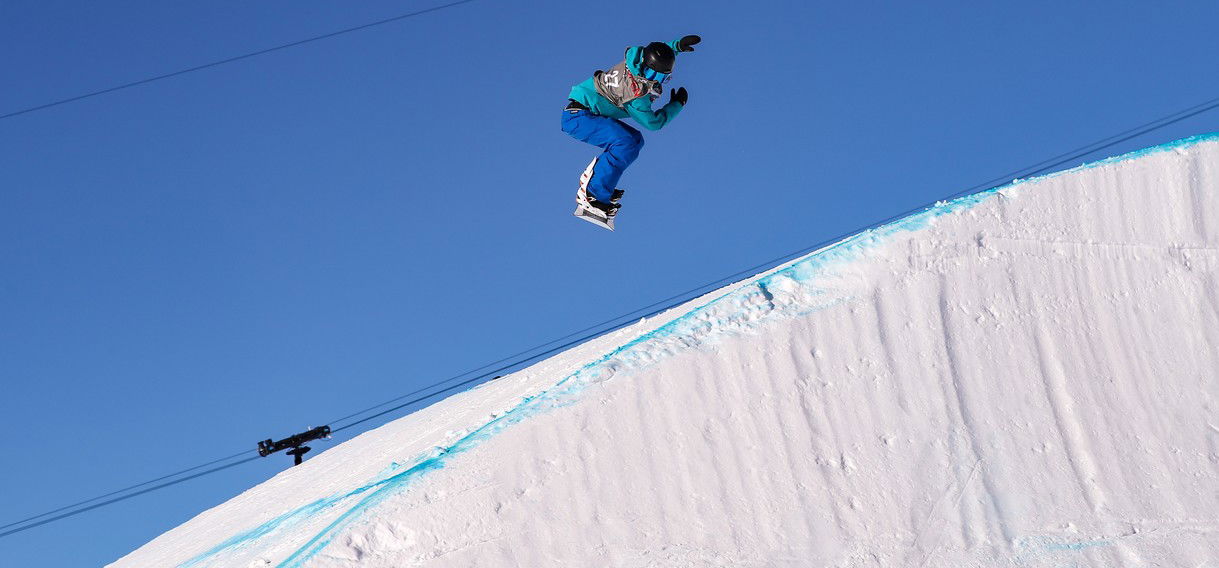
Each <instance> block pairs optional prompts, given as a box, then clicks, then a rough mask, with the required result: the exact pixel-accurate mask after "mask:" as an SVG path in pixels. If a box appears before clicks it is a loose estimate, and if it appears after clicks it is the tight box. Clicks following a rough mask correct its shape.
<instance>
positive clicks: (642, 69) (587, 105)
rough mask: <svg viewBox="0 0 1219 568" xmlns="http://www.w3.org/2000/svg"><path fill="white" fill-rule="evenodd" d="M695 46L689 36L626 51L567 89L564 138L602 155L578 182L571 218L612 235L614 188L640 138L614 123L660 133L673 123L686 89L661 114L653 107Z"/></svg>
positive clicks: (616, 202)
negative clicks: (598, 150)
mask: <svg viewBox="0 0 1219 568" xmlns="http://www.w3.org/2000/svg"><path fill="white" fill-rule="evenodd" d="M700 41H702V38H700V37H698V36H696V35H688V36H685V37H683V38H681V39H679V40H676V41H673V42H670V43H661V42H658V41H657V42H652V43H649V44H648V45H647V46H644V47H639V46H635V47H630V48H627V50H626V57H625V59H624V60H623V61H622V62H621V63H619V64H617V65H615V66H613V67H611V68H610V70H609V71H601V70H598V71H597V72H596V73H593V76H592V78H590V79H588V80H586V81H584V82H583V83H580V84H579V85H576V86H575V87H572V89H571V95H570V96H569V98H570V100H569V101H568V103H567V108H564V109H563V132H566V133H568V134H570V135H571V136H572V137H573V138H575V139H577V140H580V141H582V142H588V143H589V144H592V145H594V146H598V147H600V148H601V149H602V150H603V151H602V152H601V155H600V156H597V157H596V158H593V161H592V163H590V164H589V165H588V168H586V169H585V170H584V174H583V175H581V176H580V189H579V191H577V192H576V204H577V206H576V212H575V215H576V216H578V217H580V218H582V219H585V220H587V221H591V222H592V223H595V224H597V225H601V226H603V227H605V228H607V229H610V230H611V231H612V230H613V229H614V216H615V215H617V213H618V208H619V207H620V206H621V204H620V203H619V200H620V199H622V194H623V191H622V190H620V189H617V188H616V186H617V184H618V179H619V178H621V177H622V172H623V171H625V170H626V167H627V166H629V165H631V162H634V161H635V158H636V157H638V156H639V149H640V148H642V147H643V134H640V133H639V131H638V130H636V129H635V128H632V127H630V126H628V125H627V124H626V123H624V122H622V121H621V120H619V119H621V118H626V117H628V116H629V117H631V118H633V119H635V121H636V122H638V123H639V124H642V125H643V127H644V128H647V129H648V130H660V129H661V128H663V127H664V126H665V125H666V124H668V123H669V121H671V120H673V118H674V117H676V116H677V113H679V112H681V109H682V108H683V107H684V106H685V105H686V99H687V94H686V88H685V87H681V88H679V89H672V90H670V92H669V102H668V103H667V104H665V105H664V106H663V107H661V108H660V110H657V111H653V110H652V103H653V102H655V101H656V98H657V97H659V96H660V95H662V94H664V84H665V83H666V82H668V80H669V77H670V76H671V75H672V73H673V64H674V62H675V61H676V60H677V53H678V52H684V51H694V46H695V45H696V44H698V42H700Z"/></svg>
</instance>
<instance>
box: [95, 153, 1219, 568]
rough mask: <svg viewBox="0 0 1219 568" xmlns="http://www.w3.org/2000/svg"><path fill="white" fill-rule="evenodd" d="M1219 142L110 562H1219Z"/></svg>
mask: <svg viewBox="0 0 1219 568" xmlns="http://www.w3.org/2000/svg"><path fill="white" fill-rule="evenodd" d="M1216 164H1219V135H1211V136H1201V137H1195V138H1191V139H1187V140H1182V141H1178V142H1175V143H1172V144H1168V145H1164V146H1160V147H1156V148H1151V149H1148V150H1144V151H1142V152H1136V153H1134V154H1130V155H1127V156H1122V157H1119V158H1113V159H1110V160H1105V161H1103V162H1098V163H1096V164H1090V165H1088V166H1083V167H1080V168H1076V169H1074V170H1069V171H1067V172H1062V173H1059V174H1054V175H1050V176H1046V177H1042V178H1037V179H1032V180H1027V181H1020V182H1016V183H1013V184H1011V185H1009V186H1006V187H1004V188H1000V189H998V190H991V191H987V192H983V193H980V194H976V195H973V196H969V197H966V198H962V199H959V200H956V201H953V202H949V203H942V204H939V205H937V206H936V207H934V208H932V209H930V210H928V211H925V212H923V213H919V214H916V215H913V216H911V217H907V218H905V219H902V220H899V221H897V222H894V223H891V224H889V225H886V226H883V227H880V228H878V229H874V230H871V231H867V232H864V233H861V234H859V235H856V236H854V237H851V238H849V239H847V240H845V241H843V242H840V243H838V244H836V245H833V246H830V247H827V248H825V249H822V250H820V251H818V252H816V253H813V254H811V255H808V256H806V257H804V258H801V259H799V260H797V261H795V262H792V263H790V264H788V265H785V266H783V267H780V268H779V269H776V270H773V271H771V272H769V273H767V274H763V275H759V276H757V277H754V278H751V279H748V280H746V281H744V282H741V283H738V284H735V285H732V286H729V287H727V288H724V289H722V290H719V291H717V292H715V293H713V294H709V295H707V296H705V297H703V298H700V299H698V300H695V301H692V302H690V303H688V304H686V305H684V306H682V307H679V308H676V309H674V310H671V311H669V312H667V313H665V314H663V315H661V316H658V317H656V318H654V319H652V320H648V321H644V322H640V323H638V324H636V325H634V326H631V327H629V328H626V329H623V330H621V331H619V332H617V333H614V334H612V335H609V336H607V337H602V338H600V339H598V340H595V341H593V342H590V343H588V344H585V345H583V346H580V347H578V348H575V349H572V350H570V351H568V352H565V353H562V354H560V355H558V356H556V357H553V358H551V359H549V360H547V361H544V362H542V363H539V364H537V365H534V366H533V367H530V368H529V369H526V370H523V371H521V372H518V373H516V374H513V375H510V376H507V377H504V378H501V379H499V380H496V381H493V382H491V383H489V384H486V385H484V386H482V387H480V388H477V389H474V390H472V391H469V392H466V393H463V394H460V395H456V396H453V397H451V398H449V399H446V400H444V401H442V402H439V403H437V404H435V405H433V406H431V407H429V408H427V409H425V410H422V411H419V412H416V413H414V414H412V415H410V416H407V417H405V418H402V419H400V420H397V421H395V422H392V423H390V424H388V425H386V426H383V427H381V428H378V429H376V430H373V431H371V432H368V433H366V434H363V435H361V436H359V437H357V438H355V439H353V440H351V441H349V442H347V443H344V444H341V445H339V446H337V447H334V448H333V449H330V450H328V451H326V452H324V453H321V454H320V455H317V456H316V457H314V458H313V459H310V460H309V461H307V462H306V463H305V464H304V465H302V466H300V467H296V468H291V469H289V470H287V471H285V472H283V473H282V474H280V475H278V476H276V477H275V478H273V479H271V480H270V481H267V482H266V483H263V484H261V485H259V486H257V487H255V488H253V489H251V490H249V491H247V492H245V493H244V494H242V495H240V496H238V497H237V498H235V499H232V500H231V501H229V502H227V503H225V504H223V505H220V506H218V507H216V508H214V509H212V510H209V511H207V512H205V513H203V514H201V515H199V516H198V517H196V518H195V519H193V520H191V521H189V522H187V523H185V524H183V525H182V526H180V527H178V528H176V529H174V530H172V531H170V532H168V533H166V534H164V535H162V536H161V537H159V538H157V539H155V540H153V541H152V542H150V543H148V544H147V545H145V546H144V547H142V548H140V549H138V550H136V551H135V552H133V553H131V554H130V555H128V556H126V557H124V558H122V559H120V560H119V561H118V562H116V563H115V564H114V566H123V567H127V566H140V567H145V566H157V567H160V566H185V567H202V566H226V567H233V566H235V567H242V568H244V567H261V566H285V567H290V566H315V567H332V566H364V567H391V566H392V567H400V566H429V567H432V566H529V567H548V566H623V567H626V566H632V567H633V566H654V567H667V566H734V567H738V566H758V567H761V566H766V567H771V566H801V567H804V566H826V567H831V566H832V567H863V566H885V567H891V566H909V567H923V566H954V567H959V566H979V567H981V566H986V567H994V566H1001V567H1006V566H1013V567H1015V566H1021V567H1027V566H1031V567H1066V566H1070V567H1132V568H1133V567H1139V568H1142V567H1149V566H1181V567H1191V568H1192V567H1199V566H1219V414H1217V410H1219V407H1217V405H1219V382H1217V379H1216V375H1217V374H1219V287H1217V282H1216V280H1217V279H1219V166H1217V165H1216Z"/></svg>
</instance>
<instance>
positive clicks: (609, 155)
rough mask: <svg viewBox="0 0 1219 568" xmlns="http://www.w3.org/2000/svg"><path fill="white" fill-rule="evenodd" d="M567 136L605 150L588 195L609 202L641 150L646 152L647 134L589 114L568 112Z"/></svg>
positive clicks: (620, 123)
mask: <svg viewBox="0 0 1219 568" xmlns="http://www.w3.org/2000/svg"><path fill="white" fill-rule="evenodd" d="M563 132H566V133H568V134H570V135H571V136H572V137H573V138H575V139H576V140H580V141H581V142H588V143H589V144H592V145H593V146H597V147H599V148H601V149H602V150H604V151H603V152H601V157H600V158H598V159H597V165H596V166H594V167H593V178H592V180H590V181H589V182H588V192H589V193H591V194H592V196H593V199H596V200H597V201H606V202H608V201H609V200H610V197H611V196H612V195H613V194H614V188H616V187H618V179H619V178H621V177H622V172H624V171H626V167H627V166H629V165H631V162H634V161H635V158H638V157H639V150H640V149H641V148H643V134H640V133H639V131H638V130H636V129H634V128H631V127H630V126H627V125H626V123H624V122H622V121H621V120H618V119H616V118H610V117H608V116H601V115H599V114H593V113H591V112H589V111H587V110H564V111H563Z"/></svg>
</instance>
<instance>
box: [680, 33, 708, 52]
mask: <svg viewBox="0 0 1219 568" xmlns="http://www.w3.org/2000/svg"><path fill="white" fill-rule="evenodd" d="M700 41H703V38H701V37H698V36H696V35H688V36H686V37H683V38H681V39H679V40H677V51H694V44H696V43H698V42H700Z"/></svg>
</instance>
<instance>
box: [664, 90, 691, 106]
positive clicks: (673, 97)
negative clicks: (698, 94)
mask: <svg viewBox="0 0 1219 568" xmlns="http://www.w3.org/2000/svg"><path fill="white" fill-rule="evenodd" d="M689 98H690V94H689V93H687V92H686V88H685V87H682V88H680V89H674V90H672V91H669V101H670V102H672V101H677V102H679V103H681V106H686V100H688V99H689Z"/></svg>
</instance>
